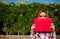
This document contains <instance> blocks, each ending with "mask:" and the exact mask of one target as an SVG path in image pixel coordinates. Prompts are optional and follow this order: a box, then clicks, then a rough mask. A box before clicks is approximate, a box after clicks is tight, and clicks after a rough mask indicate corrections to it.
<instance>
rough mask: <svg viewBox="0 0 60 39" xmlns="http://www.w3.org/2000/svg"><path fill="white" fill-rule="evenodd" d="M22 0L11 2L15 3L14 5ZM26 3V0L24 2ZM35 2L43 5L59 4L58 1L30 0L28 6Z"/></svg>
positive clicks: (11, 0)
mask: <svg viewBox="0 0 60 39" xmlns="http://www.w3.org/2000/svg"><path fill="white" fill-rule="evenodd" d="M19 1H20V0H10V2H14V3H17V2H19ZM23 1H24V2H25V1H26V0H23ZM33 2H39V3H42V4H54V3H56V4H57V3H58V0H28V1H27V4H30V3H33Z"/></svg>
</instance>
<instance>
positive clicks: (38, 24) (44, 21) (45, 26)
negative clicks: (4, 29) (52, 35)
mask: <svg viewBox="0 0 60 39" xmlns="http://www.w3.org/2000/svg"><path fill="white" fill-rule="evenodd" d="M51 23H52V18H39V19H38V18H34V24H35V30H34V31H35V32H52V31H53V30H52V29H51V27H50V26H51Z"/></svg>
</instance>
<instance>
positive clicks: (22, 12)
mask: <svg viewBox="0 0 60 39" xmlns="http://www.w3.org/2000/svg"><path fill="white" fill-rule="evenodd" d="M39 9H42V10H43V9H45V10H47V12H48V14H49V15H50V17H52V18H53V22H54V24H55V25H56V32H59V29H60V28H59V26H60V17H59V16H60V4H49V5H45V4H40V3H35V2H34V3H31V4H20V5H19V6H17V5H15V4H14V3H11V4H9V5H4V4H0V20H2V21H3V25H4V27H3V28H2V30H3V31H4V32H5V33H10V34H15V33H20V34H28V33H30V27H31V25H32V24H33V18H34V17H37V15H36V14H37V11H38V10H39Z"/></svg>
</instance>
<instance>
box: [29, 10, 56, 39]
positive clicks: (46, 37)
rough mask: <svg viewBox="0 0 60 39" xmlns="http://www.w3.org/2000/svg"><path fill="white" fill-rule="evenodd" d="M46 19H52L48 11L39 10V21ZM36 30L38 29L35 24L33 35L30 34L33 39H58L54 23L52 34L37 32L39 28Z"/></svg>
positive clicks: (51, 26)
mask: <svg viewBox="0 0 60 39" xmlns="http://www.w3.org/2000/svg"><path fill="white" fill-rule="evenodd" d="M46 18H51V17H49V15H48V13H47V11H46V10H38V12H37V19H46ZM51 19H52V18H51ZM52 20H53V19H52ZM47 24H48V23H47ZM47 24H45V25H47ZM38 27H39V26H38ZM35 28H37V27H36V24H34V23H33V24H32V26H31V34H30V38H31V39H56V32H55V25H54V23H53V22H51V25H50V28H51V29H52V31H51V32H42V31H40V32H39V31H37V30H38V29H39V28H38V29H35ZM40 29H41V28H40ZM40 29H39V30H40ZM35 30H36V31H35ZM46 30H48V29H47V28H46Z"/></svg>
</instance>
